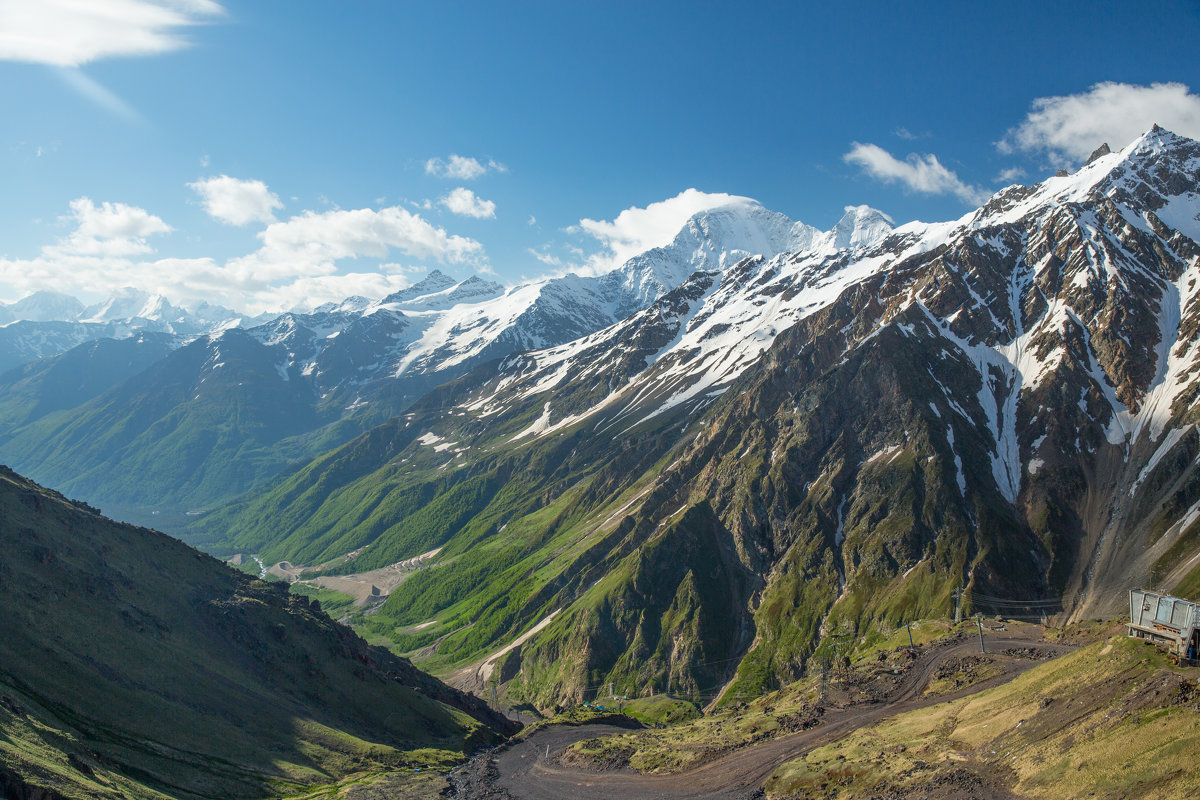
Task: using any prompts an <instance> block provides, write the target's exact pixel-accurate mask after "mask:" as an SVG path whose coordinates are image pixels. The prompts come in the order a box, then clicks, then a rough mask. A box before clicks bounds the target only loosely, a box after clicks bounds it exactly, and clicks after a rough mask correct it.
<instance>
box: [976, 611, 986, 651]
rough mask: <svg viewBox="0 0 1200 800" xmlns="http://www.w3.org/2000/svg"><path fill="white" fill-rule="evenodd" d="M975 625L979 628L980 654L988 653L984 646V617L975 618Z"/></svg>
mask: <svg viewBox="0 0 1200 800" xmlns="http://www.w3.org/2000/svg"><path fill="white" fill-rule="evenodd" d="M975 625H976V627H978V628H979V652H981V653H986V652H987V647H985V646H984V644H983V617H980V616H977V617H975Z"/></svg>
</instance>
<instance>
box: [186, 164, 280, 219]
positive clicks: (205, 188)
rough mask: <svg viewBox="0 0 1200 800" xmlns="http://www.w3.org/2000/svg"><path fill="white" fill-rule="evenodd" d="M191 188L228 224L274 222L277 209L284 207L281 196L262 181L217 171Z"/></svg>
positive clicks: (214, 216)
mask: <svg viewBox="0 0 1200 800" xmlns="http://www.w3.org/2000/svg"><path fill="white" fill-rule="evenodd" d="M188 188H189V189H191V190H192V191H194V192H195V193H196V194H198V195H199V196H200V202H201V204H202V205H203V206H204V210H205V211H206V212H207V213H208V215H209V216H210V217H212V218H213V219H216V220H218V221H220V222H224V223H225V224H227V225H249V224H250V223H251V222H274V221H275V211H276V210H277V209H280V208H283V203H282V202H280V200H279V196H278V195H277V194H275V193H274V192H272V191H271V190H270V189H268V188H267V185H266V184H265V183H263V182H262V181H256V180H240V179H238V178H231V177H229V176H228V175H217V176H215V177H212V178H204V179H202V180H198V181H196V182H194V183H189V184H188Z"/></svg>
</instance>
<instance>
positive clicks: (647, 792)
mask: <svg viewBox="0 0 1200 800" xmlns="http://www.w3.org/2000/svg"><path fill="white" fill-rule="evenodd" d="M1028 647H1036V648H1037V649H1038V651H1040V652H1044V653H1045V654H1046V655H1047V656H1049V655H1061V654H1063V653H1066V652H1069V651H1070V650H1072V649H1074V648H1073V647H1072V646H1070V645H1062V644H1052V643H1047V642H1044V641H1042V640H1040V639H1039V638H1035V637H1033V636H1031V635H1022V633H1021V632H1018V633H1015V634H1013V633H1005V634H1000V635H992V636H988V637H987V648H988V653H989V655H991V656H992V658H993V659H994V663H996V664H997V665H999V666H1002V667H1003V668H1004V672H1003V673H1002V674H1000V675H997V676H996V677H994V678H991V679H989V680H986V681H983V682H980V683H977V684H975V685H973V686H970V687H966V688H964V689H961V690H959V691H957V692H953V693H950V694H942V695H938V696H936V697H922V696H921V692H922V691H923V690H924V689H925V687H926V686H927V685H928V684H929V682H930V680H931V679H932V677H933V675H934V672H935V671H936V670H937V668H938V666H939V665H940V664H941V663H942V662H943V661H945V660H946V659H949V658H955V657H959V656H963V655H967V654H971V653H978V652H979V642H978V640H976V639H974V638H973V637H972V638H967V639H960V640H950V641H948V642H946V643H944V644H939V645H936V646H933V647H929V648H928V649H926V650H925V652H923V653H922V654H921V655H920V656H919V658H918V660H917V661H916V663H915V664H914V665H913V667H912V668H910V669H909V670H908V671H907V672H906V673H905V675H904V677H903V678H902V679H901V681H900V683H899V684H898V685H897V686H896V688H895V689H894V690H893V691H892V692H891V693H890V695H889V696H888V698H887V699H886V700H885V701H884V702H881V703H871V704H857V705H850V706H846V707H842V708H837V707H834V708H828V709H826V712H825V715H824V717H823V718H822V721H821V723H820V724H819V725H817V726H816V727H814V728H810V729H809V730H805V731H800V732H798V733H792V734H788V735H785V736H781V737H779V738H777V739H773V740H769V741H765V742H761V743H759V744H755V745H752V746H748V747H744V748H741V749H738V750H734V751H732V752H730V753H728V754H726V755H723V756H721V757H719V758H717V759H715V760H713V761H709V762H707V763H705V764H703V765H701V766H699V767H696V768H694V769H690V770H687V771H686V772H679V773H675V774H671V775H641V774H638V773H636V772H633V771H631V770H628V769H621V770H612V771H605V772H590V771H587V770H583V769H577V768H572V767H567V766H563V765H562V764H560V763H559V759H558V758H557V756H558V755H561V753H562V752H563V750H565V749H566V748H567V747H569V746H570V745H571V744H573V743H574V742H577V741H579V740H581V739H589V738H593V737H596V736H605V735H607V734H611V733H618V732H624V731H625V730H626V729H623V728H619V727H616V726H613V725H579V726H554V727H550V728H546V729H544V730H541V731H538V732H537V733H535V734H533V735H532V736H530V737H529V738H528V739H525V740H523V741H520V742H517V743H514V744H512V745H511V746H508V747H505V748H502V749H500V750H497V751H494V752H492V753H489V754H487V755H483V756H478V757H476V759H475V760H473V761H472V763H471V764H469V765H468V767H467V768H466V769H464V770H463V771H461V772H460V773H458V774H456V775H455V776H454V777H453V778H452V781H451V784H452V787H453V791H454V793H453V795H452V796H454V797H457V798H459V800H564V798H571V800H576V798H578V800H613V798H619V800H668V799H670V800H674V799H675V798H693V799H699V798H705V800H748V799H749V798H759V797H762V789H761V787H762V785H763V783H764V782H765V781H766V779H767V778H768V777H769V776H770V775H771V773H772V772H774V771H775V769H776V768H778V767H779V766H780V765H781V764H783V763H785V762H787V761H791V760H792V759H795V758H797V757H799V756H800V755H802V754H803V753H805V752H807V751H809V750H811V749H813V748H814V747H819V746H821V745H823V744H827V743H829V742H831V741H834V740H836V739H838V738H840V737H842V736H844V735H846V734H848V733H849V732H851V731H853V730H854V729H856V728H859V727H861V726H864V725H870V724H872V723H875V722H878V721H879V720H881V719H884V718H885V717H889V716H892V715H894V714H899V713H902V712H905V711H911V710H913V709H917V708H923V707H926V706H930V705H934V704H936V703H942V702H945V701H947V700H953V699H956V698H958V697H963V696H966V695H969V694H973V693H975V692H979V691H982V690H983V689H987V688H989V687H991V686H996V685H998V684H1001V683H1005V682H1007V681H1010V680H1012V679H1013V678H1014V677H1016V676H1017V675H1019V674H1021V673H1022V672H1024V671H1026V670H1028V669H1030V668H1031V667H1033V666H1036V665H1037V664H1038V663H1041V661H1040V660H1034V659H1029V658H1018V657H1015V656H1011V655H1005V654H1004V652H1003V651H1004V650H1007V649H1010V648H1028ZM547 747H549V753H550V758H549V760H548V761H546V760H545V755H546V750H547Z"/></svg>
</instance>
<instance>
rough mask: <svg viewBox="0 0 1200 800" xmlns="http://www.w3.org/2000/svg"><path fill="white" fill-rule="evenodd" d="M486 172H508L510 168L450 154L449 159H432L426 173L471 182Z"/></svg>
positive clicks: (426, 167) (427, 165)
mask: <svg viewBox="0 0 1200 800" xmlns="http://www.w3.org/2000/svg"><path fill="white" fill-rule="evenodd" d="M486 172H508V167H506V166H504V165H503V164H501V163H499V162H497V161H492V160H489V161H487V162H486V163H485V162H482V161H480V160H479V159H476V158H470V157H468V156H460V155H457V154H454V153H452V154H450V155H449V156H448V157H446V158H444V159H442V158H431V159H429V160H428V161H426V162H425V173H426V174H428V175H436V176H437V177H439V178H453V179H454V180H460V181H469V180H474V179H475V178H478V177H479V176H480V175H483V174H484V173H486Z"/></svg>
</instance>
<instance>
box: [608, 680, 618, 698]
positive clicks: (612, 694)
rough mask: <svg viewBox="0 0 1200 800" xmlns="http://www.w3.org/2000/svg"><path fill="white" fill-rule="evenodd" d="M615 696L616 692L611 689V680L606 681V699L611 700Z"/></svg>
mask: <svg viewBox="0 0 1200 800" xmlns="http://www.w3.org/2000/svg"><path fill="white" fill-rule="evenodd" d="M616 696H617V695H616V693H615V692H614V691H613V682H612V681H609V682H608V699H609V700H612V699H613V698H614V697H616Z"/></svg>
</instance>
